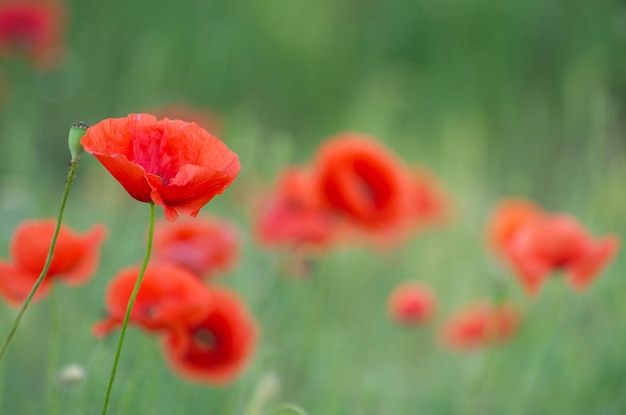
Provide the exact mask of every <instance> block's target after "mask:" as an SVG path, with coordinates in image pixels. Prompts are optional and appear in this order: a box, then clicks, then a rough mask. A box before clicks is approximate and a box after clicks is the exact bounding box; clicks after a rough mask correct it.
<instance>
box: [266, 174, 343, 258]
mask: <svg viewBox="0 0 626 415" xmlns="http://www.w3.org/2000/svg"><path fill="white" fill-rule="evenodd" d="M315 190H316V189H315V183H314V182H313V178H312V176H311V175H310V173H309V172H308V171H307V170H306V169H305V168H302V167H292V168H289V169H286V170H284V171H283V172H282V173H281V174H280V175H279V178H278V183H277V186H276V189H275V190H274V192H272V193H271V194H269V195H267V196H266V197H265V199H264V200H263V201H262V202H261V204H260V206H259V208H258V209H257V212H256V218H255V222H256V233H257V236H258V239H259V240H260V241H261V243H263V244H265V245H270V246H271V245H290V246H294V247H312V248H324V247H326V246H327V245H328V244H329V243H330V242H331V240H332V238H333V235H334V229H335V226H334V225H335V220H334V217H333V214H332V212H330V211H329V210H328V209H326V208H325V206H324V205H323V204H322V201H321V199H320V198H319V195H318V194H317V193H316V192H315Z"/></svg>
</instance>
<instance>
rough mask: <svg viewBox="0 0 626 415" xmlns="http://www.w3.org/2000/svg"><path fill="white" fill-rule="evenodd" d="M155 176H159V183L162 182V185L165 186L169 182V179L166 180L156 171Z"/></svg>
mask: <svg viewBox="0 0 626 415" xmlns="http://www.w3.org/2000/svg"><path fill="white" fill-rule="evenodd" d="M157 176H159V178H160V179H161V184H162V185H163V186H167V185H168V184H169V183H170V181H169V180H167V179H166V178H164V177H163V176H162V175H161V174H158V173H157Z"/></svg>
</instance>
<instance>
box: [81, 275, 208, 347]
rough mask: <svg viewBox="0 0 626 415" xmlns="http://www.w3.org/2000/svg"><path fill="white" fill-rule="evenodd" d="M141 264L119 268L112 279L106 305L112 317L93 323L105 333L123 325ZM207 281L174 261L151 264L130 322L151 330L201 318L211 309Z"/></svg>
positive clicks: (142, 283) (95, 329)
mask: <svg viewBox="0 0 626 415" xmlns="http://www.w3.org/2000/svg"><path fill="white" fill-rule="evenodd" d="M140 269H141V267H140V266H133V267H130V268H126V269H124V270H122V271H120V272H119V273H118V274H117V275H116V276H115V277H113V279H112V280H111V282H110V283H109V286H108V288H107V293H106V299H105V302H106V307H107V310H108V312H109V317H108V318H106V319H105V320H103V321H101V322H99V323H97V324H96V325H95V326H94V327H93V333H94V335H96V336H98V337H102V336H105V335H107V334H108V333H109V332H111V331H112V330H115V329H117V328H118V327H119V326H121V325H122V321H123V320H124V315H125V314H126V306H127V305H128V300H129V298H130V295H131V293H132V291H133V287H134V286H135V281H136V280H137V276H138V275H139V271H140ZM205 291H206V289H205V286H204V284H202V282H201V281H200V280H199V279H198V278H197V277H196V276H195V275H194V274H193V273H191V272H189V271H187V270H186V269H184V268H181V267H179V266H176V265H173V264H158V265H149V266H148V268H147V269H146V272H145V274H144V279H143V281H142V282H141V287H140V288H139V293H137V297H136V300H135V304H134V307H133V311H132V312H131V315H130V320H129V321H130V322H132V323H134V324H137V325H139V326H140V327H142V328H143V329H146V330H148V331H156V330H162V329H165V328H169V327H171V326H174V325H182V324H191V323H197V322H198V321H200V320H201V319H202V318H203V316H204V315H206V313H207V312H208V311H209V310H210V309H211V307H212V302H211V298H210V296H208V295H207V294H206V292H205Z"/></svg>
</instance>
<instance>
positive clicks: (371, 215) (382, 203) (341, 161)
mask: <svg viewBox="0 0 626 415" xmlns="http://www.w3.org/2000/svg"><path fill="white" fill-rule="evenodd" d="M314 168H315V171H316V175H317V182H318V186H319V191H320V192H321V194H322V196H323V198H324V200H325V201H326V203H327V204H328V205H329V206H330V207H331V208H332V209H335V210H337V211H338V212H340V213H342V214H343V215H345V217H347V218H348V219H349V220H350V221H352V222H353V223H354V224H357V225H358V226H360V227H363V228H364V229H370V230H376V229H381V228H387V229H388V228H390V227H391V228H393V227H396V226H402V225H403V224H404V223H405V221H406V219H407V217H408V216H410V212H411V203H412V201H411V197H412V195H411V192H410V191H409V189H410V188H411V181H410V176H409V174H408V172H407V170H406V169H405V168H404V166H403V164H402V163H401V161H400V160H399V159H398V158H397V157H396V156H395V155H393V154H392V153H391V152H390V151H389V150H388V149H387V148H385V147H384V146H383V145H382V144H381V143H379V142H378V141H376V140H374V139H373V138H370V137H366V136H362V135H358V134H354V133H345V134H341V135H339V136H336V137H334V138H331V139H330V140H328V141H327V142H325V143H323V144H322V146H321V147H320V148H319V150H318V153H317V157H316V159H315V162H314Z"/></svg>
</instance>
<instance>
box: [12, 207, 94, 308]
mask: <svg viewBox="0 0 626 415" xmlns="http://www.w3.org/2000/svg"><path fill="white" fill-rule="evenodd" d="M55 227H56V219H36V220H27V221H23V222H22V223H20V224H19V226H18V227H17V228H16V229H15V232H14V234H13V238H12V240H11V245H10V247H9V249H10V254H11V258H12V261H11V262H9V261H0V294H2V295H3V296H4V297H5V299H6V300H7V301H8V302H9V304H11V305H14V306H17V305H20V304H21V302H22V301H23V300H24V299H26V296H27V295H28V293H29V292H30V290H31V289H32V287H33V285H34V283H35V281H36V280H37V278H38V277H39V274H41V271H42V270H43V267H44V264H45V262H46V258H47V256H48V250H49V249H50V243H51V241H52V235H53V234H54V229H55ZM105 235H106V229H105V227H104V226H103V225H95V226H93V227H92V228H91V229H90V230H89V231H88V232H86V233H85V234H83V235H80V234H77V233H76V232H74V231H73V230H71V229H70V228H68V227H67V226H65V225H62V226H61V229H60V230H59V235H58V237H57V242H56V246H55V249H54V256H53V259H52V262H51V264H50V268H49V270H48V274H47V275H46V278H45V279H44V280H43V282H42V284H41V285H40V287H39V289H38V290H37V293H36V294H35V299H39V298H42V297H43V296H44V295H45V294H46V292H47V290H48V285H49V284H50V282H51V281H52V280H53V279H59V280H61V281H63V282H65V283H66V284H68V285H80V284H83V283H85V282H86V281H87V280H88V279H89V278H90V277H91V276H92V275H93V274H94V272H95V270H96V268H97V266H98V262H99V258H100V251H99V249H100V244H101V243H102V241H103V240H104V237H105Z"/></svg>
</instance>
